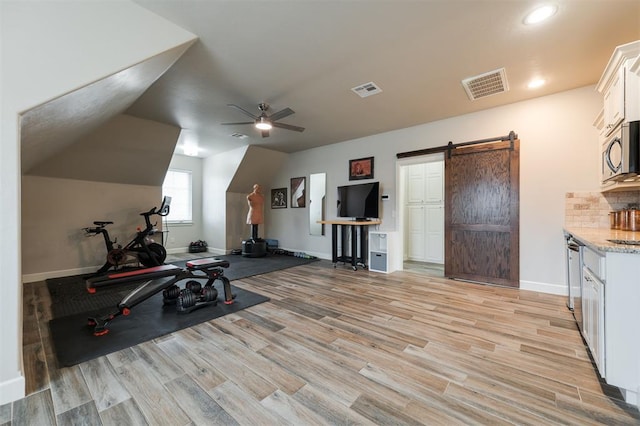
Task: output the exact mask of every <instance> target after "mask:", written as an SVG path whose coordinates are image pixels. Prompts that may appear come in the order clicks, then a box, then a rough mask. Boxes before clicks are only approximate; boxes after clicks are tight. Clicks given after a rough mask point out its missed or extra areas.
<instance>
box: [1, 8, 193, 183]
mask: <svg viewBox="0 0 640 426" xmlns="http://www.w3.org/2000/svg"><path fill="white" fill-rule="evenodd" d="M58 6H59V7H58ZM55 7H56V8H55V9H54V10H52V11H51V13H50V14H49V16H47V18H49V19H44V20H43V19H42V16H41V15H42V14H43V11H42V10H40V8H37V7H35V8H33V9H31V10H32V13H31V17H32V18H33V20H35V21H36V22H38V23H39V25H36V26H35V27H34V28H31V31H32V32H30V33H29V34H30V35H31V36H30V37H25V38H26V39H28V40H32V39H33V40H39V41H40V43H39V44H38V46H32V47H33V49H30V50H29V54H30V55H31V57H33V58H36V60H35V61H34V62H40V63H41V66H42V67H45V66H47V65H49V66H52V67H57V68H56V69H58V68H62V64H58V63H56V62H55V61H56V60H57V61H66V62H67V63H76V62H74V60H75V59H77V61H78V62H77V67H78V68H79V69H82V70H89V69H91V71H92V75H98V76H100V77H97V78H94V79H93V81H89V82H82V81H74V82H73V83H75V87H79V88H77V89H75V90H71V91H68V92H66V93H60V94H58V95H57V96H55V97H53V99H51V100H49V101H47V102H45V103H43V104H41V105H39V106H36V107H33V108H31V109H29V110H26V111H25V112H24V113H22V115H21V122H20V125H21V130H20V132H21V161H22V171H23V173H25V174H36V175H41V176H52V177H66V178H73V179H84V180H95V181H105V182H118V183H131V184H142V185H146V184H153V185H159V184H161V183H162V179H163V178H164V174H165V173H166V168H167V166H168V164H169V162H170V160H171V156H172V154H173V150H174V148H175V144H176V141H177V139H178V134H179V131H180V129H179V128H177V127H175V126H170V125H167V124H163V123H153V122H150V121H149V120H143V119H140V118H136V117H130V116H129V117H128V118H127V117H123V116H121V114H122V113H123V112H124V111H125V110H126V109H127V108H128V107H129V106H130V105H131V104H132V103H133V102H134V101H135V100H136V99H137V98H138V97H139V96H140V95H141V94H142V93H143V92H144V91H145V90H147V89H148V87H149V86H150V85H151V84H152V83H153V82H154V81H156V80H157V79H158V78H159V77H160V76H161V75H162V74H163V73H164V72H165V71H166V70H167V69H168V68H169V67H171V65H172V64H174V63H175V62H176V61H177V60H178V58H179V57H180V56H181V55H182V54H183V53H184V52H185V51H186V50H187V49H188V48H189V47H190V46H191V45H192V44H193V42H194V41H195V40H196V37H195V36H194V35H193V34H191V33H189V32H187V31H185V30H183V29H181V28H178V27H176V26H175V25H174V24H172V23H171V22H168V21H166V20H164V19H163V18H161V17H159V16H157V15H155V14H153V13H151V12H149V11H148V10H146V9H143V8H141V7H140V6H138V5H136V4H134V3H109V2H97V3H95V4H92V5H91V4H82V3H77V2H61V3H60V4H59V5H57V6H55ZM58 8H59V9H61V11H58ZM58 13H59V14H58ZM122 13H125V14H129V15H131V16H127V17H126V19H125V18H123V17H122V16H121V15H122ZM65 19H66V20H67V21H68V22H67V21H65ZM112 19H114V21H113V22H112V24H113V25H112V26H111V27H110V28H113V31H114V33H113V34H110V35H109V34H105V33H104V31H102V30H101V28H102V29H103V28H104V26H105V22H104V21H107V22H108V21H110V20H112ZM115 19H117V21H115ZM61 21H62V22H61ZM55 23H58V24H61V23H63V24H64V26H63V27H64V29H61V28H60V27H57V26H56V24H55ZM119 24H120V25H119ZM16 25H18V24H16ZM137 25H144V28H140V27H138V26H137ZM107 26H108V24H107ZM94 27H95V28H96V29H95V31H94V32H91V31H89V30H87V28H94ZM27 29H28V28H27ZM44 34H50V38H51V39H53V40H56V39H63V40H65V42H64V43H54V42H49V41H48V40H47V41H42V39H41V37H42V36H43V35H44ZM74 34H82V35H83V37H81V38H78V37H73V35H74ZM15 44H16V46H18V47H19V46H21V43H18V42H15ZM23 44H24V43H23ZM49 44H50V45H49ZM26 45H29V43H26ZM16 46H12V47H16ZM60 46H63V48H64V52H59V54H56V51H55V49H60ZM50 50H53V52H51V51H50ZM88 52H90V54H88ZM94 57H95V59H94ZM103 57H106V58H107V59H106V60H102V58H103ZM97 64H103V66H102V67H99V66H97ZM106 64H109V65H110V66H107V65H106ZM64 65H65V66H66V65H67V64H66V63H65V64H64ZM111 67H117V69H113V68H111ZM86 74H90V73H86ZM89 78H90V77H89ZM42 80H43V81H36V82H34V84H36V83H37V84H40V85H42V84H44V82H45V81H46V79H45V78H42ZM51 85H52V86H53V84H51ZM54 87H55V86H54ZM150 127H155V129H153V130H150ZM145 162H150V163H153V164H152V165H151V167H148V168H147V172H146V174H145V173H141V168H142V166H143V165H144V163H145ZM158 163H159V164H161V165H162V167H159V168H158V169H157V171H156V172H155V173H154V172H153V171H154V170H155V168H154V165H155V164H158Z"/></svg>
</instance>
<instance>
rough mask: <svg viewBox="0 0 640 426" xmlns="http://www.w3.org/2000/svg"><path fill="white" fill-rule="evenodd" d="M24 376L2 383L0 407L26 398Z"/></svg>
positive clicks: (0, 386) (0, 384)
mask: <svg viewBox="0 0 640 426" xmlns="http://www.w3.org/2000/svg"><path fill="white" fill-rule="evenodd" d="M24 391H25V381H24V376H19V377H16V378H14V379H11V380H7V381H4V382H2V383H0V406H2V405H4V404H8V403H10V402H14V401H17V400H19V399H22V398H24V397H25V394H24Z"/></svg>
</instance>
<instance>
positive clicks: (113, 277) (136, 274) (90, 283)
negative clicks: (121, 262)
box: [85, 265, 182, 293]
mask: <svg viewBox="0 0 640 426" xmlns="http://www.w3.org/2000/svg"><path fill="white" fill-rule="evenodd" d="M180 271H182V268H180V267H178V266H175V265H160V266H153V267H151V268H144V269H135V270H133V271H127V272H115V273H113V274H107V275H99V276H97V277H91V278H88V279H86V280H85V285H86V287H87V291H88V292H89V293H95V292H96V290H97V289H98V288H99V287H104V286H107V285H108V286H111V285H115V284H125V283H133V282H136V281H145V280H151V279H155V278H162V277H170V276H172V275H173V276H175V275H177V274H178V273H179V272H180Z"/></svg>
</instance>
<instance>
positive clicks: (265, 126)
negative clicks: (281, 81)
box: [222, 102, 304, 138]
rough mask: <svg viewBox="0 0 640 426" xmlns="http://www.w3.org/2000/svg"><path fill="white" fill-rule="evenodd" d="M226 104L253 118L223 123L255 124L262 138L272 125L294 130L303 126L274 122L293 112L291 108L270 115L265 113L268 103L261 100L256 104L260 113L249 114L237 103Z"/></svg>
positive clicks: (266, 134) (297, 130)
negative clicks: (251, 119)
mask: <svg viewBox="0 0 640 426" xmlns="http://www.w3.org/2000/svg"><path fill="white" fill-rule="evenodd" d="M227 106H230V107H231V108H235V109H237V110H238V111H240V112H241V113H243V114H244V115H247V116H249V117H251V118H253V121H243V122H238V123H222V124H223V125H226V126H232V125H238V124H253V125H255V126H256V128H257V129H259V130H260V132H261V133H262V137H263V138H268V137H269V130H271V128H272V127H277V128H279V129H287V130H293V131H295V132H303V131H304V127H298V126H292V125H291V124H284V123H276V121H277V120H280V119H282V118H285V117H288V116H290V115H291V114H293V113H294V111H293V110H292V109H291V108H285V109H283V110H280V111H278V112H276V113H273V114H271V115H267V111H268V110H269V104H267V103H265V102H262V103H259V104H258V109H259V110H260V111H261V112H260V115H254V114H251V113H250V112H249V111H247V110H246V109H244V108H241V107H239V106H238V105H234V104H227Z"/></svg>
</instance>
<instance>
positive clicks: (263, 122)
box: [256, 117, 272, 130]
mask: <svg viewBox="0 0 640 426" xmlns="http://www.w3.org/2000/svg"><path fill="white" fill-rule="evenodd" d="M271 127H272V126H271V123H270V122H269V120H267V119H266V118H265V117H260V119H259V120H258V121H256V128H258V129H260V130H271Z"/></svg>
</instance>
